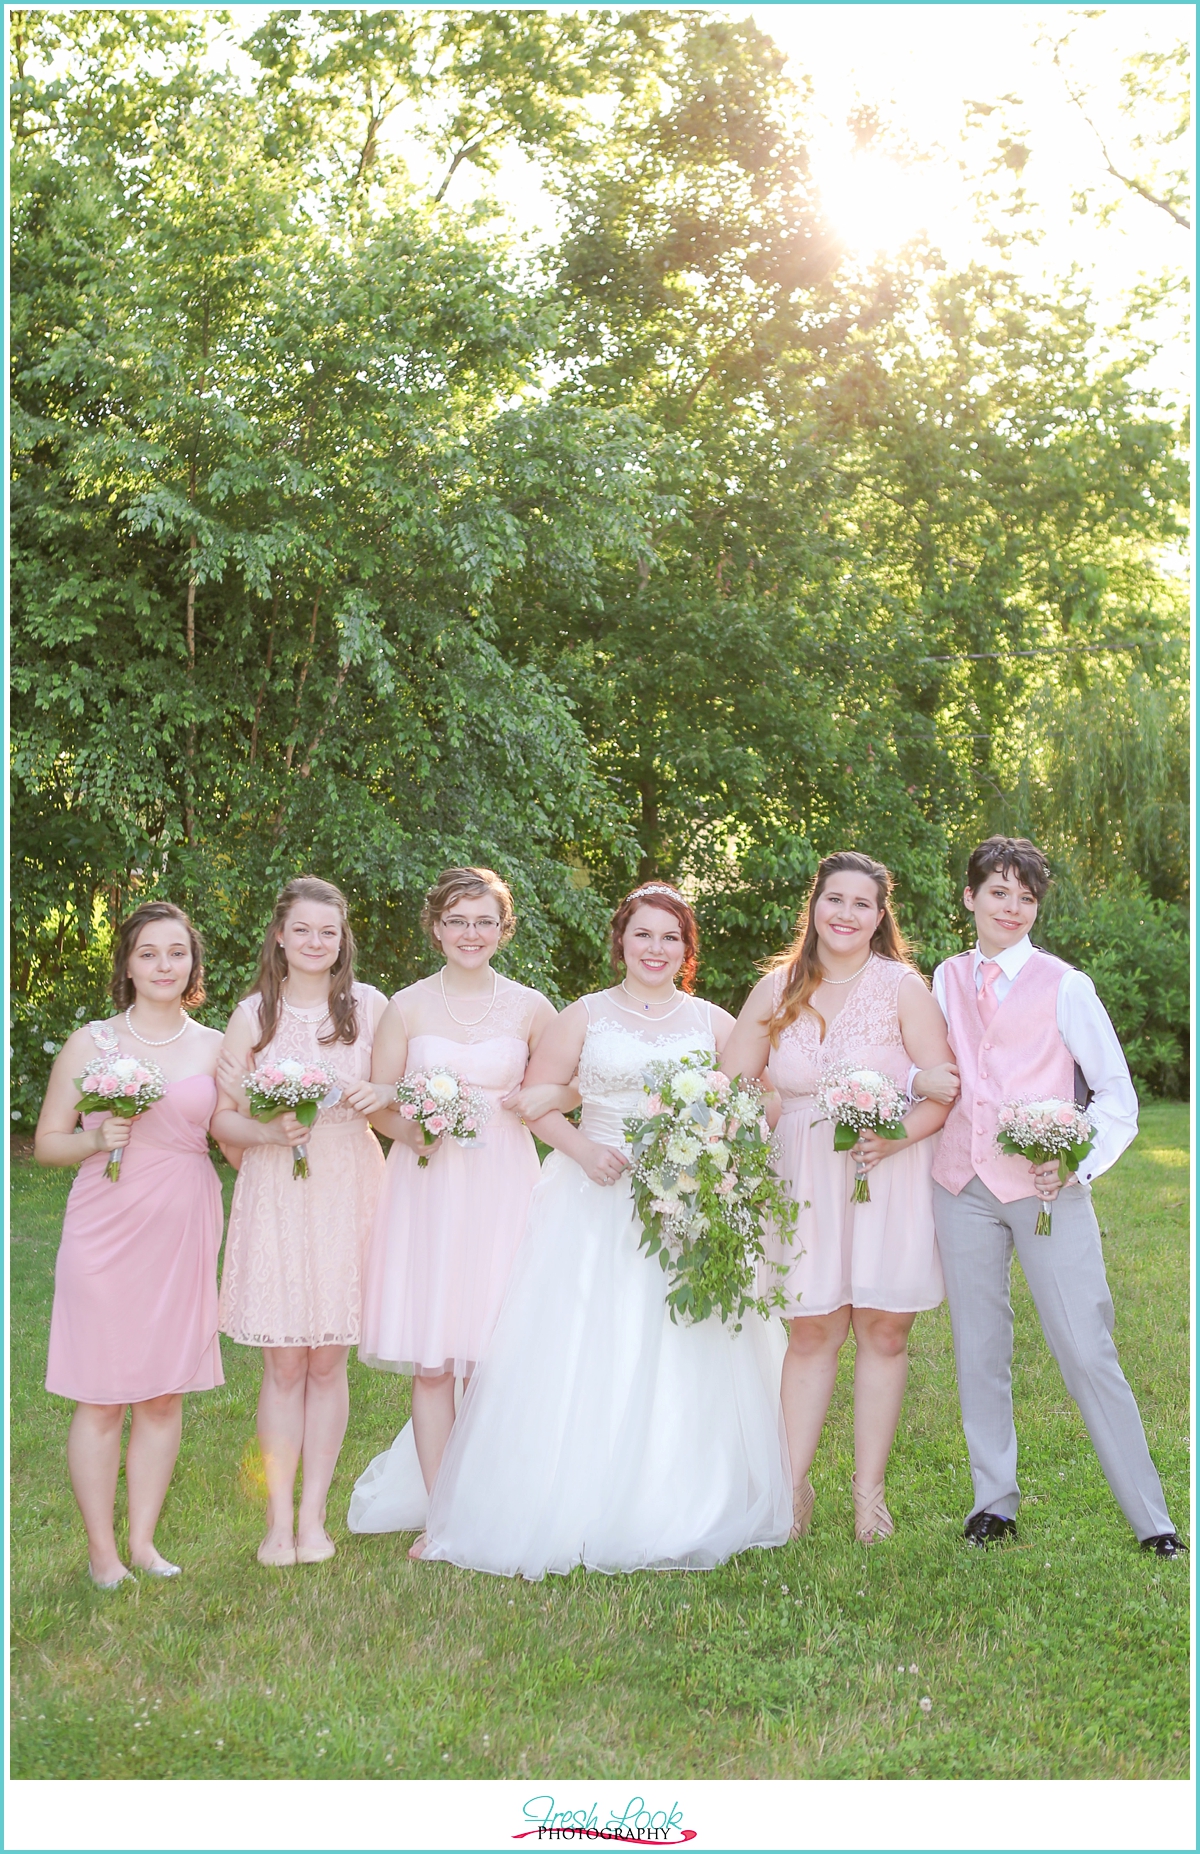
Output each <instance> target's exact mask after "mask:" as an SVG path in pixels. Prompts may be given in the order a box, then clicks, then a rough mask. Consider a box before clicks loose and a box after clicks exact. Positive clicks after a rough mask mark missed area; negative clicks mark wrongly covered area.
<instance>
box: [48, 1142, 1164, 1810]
mask: <svg viewBox="0 0 1200 1854" xmlns="http://www.w3.org/2000/svg"><path fill="white" fill-rule="evenodd" d="M1187 1139H1188V1118H1187V1110H1186V1109H1185V1108H1183V1107H1180V1106H1175V1105H1152V1106H1150V1107H1148V1108H1147V1109H1146V1110H1145V1112H1144V1114H1143V1117H1142V1132H1141V1135H1140V1137H1139V1139H1138V1141H1137V1144H1136V1146H1135V1147H1134V1148H1133V1149H1132V1150H1131V1151H1130V1152H1129V1153H1128V1154H1127V1155H1126V1157H1125V1158H1124V1159H1123V1160H1122V1162H1121V1164H1120V1165H1119V1166H1118V1168H1117V1170H1116V1172H1115V1173H1114V1174H1112V1175H1110V1176H1109V1177H1107V1178H1105V1179H1103V1180H1102V1181H1101V1183H1100V1184H1099V1185H1098V1187H1097V1191H1096V1199H1097V1205H1098V1210H1099V1215H1100V1221H1101V1224H1102V1226H1103V1228H1104V1230H1105V1250H1106V1254H1107V1257H1108V1267H1109V1275H1110V1279H1111V1282H1112V1286H1113V1293H1114V1297H1115V1300H1116V1305H1117V1339H1118V1343H1119V1345H1120V1347H1121V1353H1122V1358H1123V1361H1124V1365H1125V1369H1126V1372H1127V1373H1128V1375H1129V1378H1130V1380H1131V1382H1132V1384H1133V1387H1134V1390H1135V1392H1136V1394H1137V1397H1138V1399H1139V1402H1140V1404H1141V1409H1142V1415H1143V1417H1144V1419H1145V1423H1146V1429H1147V1432H1148V1435H1149V1438H1150V1446H1151V1449H1152V1450H1153V1453H1154V1457H1155V1460H1156V1462H1157V1463H1158V1466H1159V1469H1160V1471H1161V1473H1162V1475H1163V1478H1164V1481H1165V1483H1166V1487H1167V1494H1168V1500H1169V1503H1170V1507H1171V1512H1172V1514H1173V1516H1174V1518H1175V1523H1176V1524H1177V1526H1179V1528H1180V1529H1181V1530H1182V1531H1184V1532H1185V1534H1186V1532H1187V1529H1188V1525H1189V1516H1188V1512H1187V1508H1186V1501H1187V1491H1188V1447H1189V1442H1188V1437H1187V1434H1186V1431H1187V1424H1188V1415H1187V1412H1188V1380H1187V1370H1188V1268H1189V1242H1188V1220H1187V1189H1188V1183H1187V1181H1188V1172H1187ZM69 1182H70V1180H69V1177H67V1176H66V1175H64V1174H62V1173H54V1172H41V1171H38V1170H37V1169H36V1168H34V1167H33V1166H32V1165H30V1164H29V1163H28V1162H25V1161H18V1163H17V1164H16V1166H15V1169H14V1179H13V1185H14V1199H15V1205H14V1217H13V1234H12V1242H13V1252H12V1293H13V1305H12V1323H13V1413H12V1471H13V1495H12V1531H13V1539H12V1623H13V1687H12V1774H13V1776H14V1777H26V1778H29V1777H34V1778H36V1777H89V1778H94V1777H118V1778H121V1777H134V1776H141V1777H193V1778H194V1777H242V1778H251V1777H337V1778H353V1777H408V1778H412V1777H420V1778H428V1777H533V1778H543V1777H551V1776H553V1777H555V1778H560V1779H561V1778H568V1777H574V1776H584V1775H587V1776H591V1777H593V1778H596V1777H616V1776H622V1777H626V1776H635V1777H638V1778H641V1779H643V1780H648V1779H652V1778H666V1777H680V1778H682V1777H927V1778H928V1777H939V1778H944V1777H988V1778H1019V1777H1037V1778H1053V1777H1123V1778H1128V1777H1174V1778H1183V1777H1185V1776H1186V1775H1187V1770H1188V1737H1187V1728H1188V1571H1187V1563H1186V1561H1181V1562H1176V1563H1173V1564H1172V1563H1163V1562H1161V1561H1160V1560H1157V1559H1152V1558H1147V1557H1144V1556H1142V1555H1141V1554H1140V1553H1139V1552H1138V1550H1137V1549H1136V1546H1135V1543H1134V1540H1133V1537H1132V1535H1131V1534H1130V1532H1129V1530H1128V1528H1127V1527H1126V1525H1125V1522H1124V1520H1123V1519H1122V1517H1121V1514H1120V1512H1119V1511H1118V1509H1117V1507H1116V1505H1115V1503H1114V1502H1113V1500H1112V1498H1111V1496H1110V1494H1109V1492H1108V1489H1107V1487H1106V1485H1105V1483H1104V1480H1103V1477H1102V1476H1101V1474H1100V1471H1099V1468H1098V1467H1097V1464H1096V1460H1095V1457H1094V1455H1093V1454H1092V1450H1091V1446H1090V1444H1089V1442H1088V1439H1087V1436H1086V1433H1085V1431H1084V1429H1083V1425H1082V1423H1081V1422H1080V1420H1079V1417H1078V1415H1077V1413H1076V1411H1075V1408H1074V1406H1073V1405H1072V1404H1071V1402H1070V1401H1069V1399H1068V1398H1067V1396H1066V1393H1065V1392H1064V1390H1063V1387H1062V1383H1061V1380H1060V1378H1059V1376H1058V1373H1057V1371H1056V1369H1055V1367H1054V1365H1053V1363H1052V1362H1051V1360H1050V1358H1049V1355H1048V1354H1047V1352H1046V1350H1045V1347H1044V1345H1043V1342H1042V1339H1041V1335H1040V1332H1039V1330H1038V1327H1037V1322H1036V1318H1035V1316H1034V1313H1033V1309H1032V1306H1031V1304H1030V1301H1029V1297H1028V1295H1027V1293H1026V1292H1025V1289H1024V1283H1023V1282H1019V1283H1018V1308H1017V1320H1018V1323H1017V1363H1016V1383H1017V1420H1018V1426H1019V1429H1020V1434H1021V1442H1022V1473H1021V1478H1022V1483H1023V1486H1024V1489H1025V1493H1026V1495H1027V1499H1026V1504H1025V1505H1024V1506H1023V1508H1022V1511H1021V1521H1020V1538H1019V1540H1018V1542H1017V1543H1016V1544H1014V1545H1011V1546H1006V1547H1004V1548H1002V1549H993V1550H991V1551H989V1552H986V1553H984V1552H975V1551H972V1550H970V1549H969V1548H967V1547H966V1546H964V1544H963V1543H962V1540H961V1537H960V1531H961V1526H962V1521H963V1517H964V1515H965V1514H966V1512H967V1510H968V1507H969V1504H970V1482H969V1477H968V1474H967V1463H966V1454H965V1450H964V1447H963V1441H962V1436H961V1433H960V1431H959V1427H958V1411H957V1403H956V1400H955V1392H954V1378H953V1370H952V1362H951V1352H950V1331H949V1323H948V1320H947V1318H946V1314H945V1310H944V1309H942V1310H941V1311H940V1312H938V1313H936V1314H932V1315H924V1316H923V1317H922V1318H921V1319H919V1320H918V1322H917V1325H916V1329H915V1333H914V1337H913V1367H912V1377H911V1387H910V1391H909V1398H908V1403H907V1405H906V1407H905V1413H904V1418H903V1420H902V1423H901V1429H900V1435H899V1437H898V1439H897V1445H896V1451H895V1454H894V1456H893V1459H892V1466H891V1472H890V1475H889V1480H888V1499H889V1503H890V1505H891V1508H892V1511H893V1513H894V1515H895V1518H896V1527H897V1530H896V1536H895V1538H894V1540H893V1541H892V1542H891V1543H890V1544H887V1545H880V1546H876V1547H875V1548H873V1549H871V1550H865V1549H863V1548H862V1547H860V1546H858V1545H856V1544H855V1542H854V1538H853V1532H852V1528H851V1505H850V1470H851V1423H850V1417H851V1412H850V1401H849V1382H848V1370H847V1369H846V1368H845V1366H844V1368H843V1373H842V1378H841V1380H840V1381H839V1388H838V1392H837V1395H836V1398H835V1403H834V1408H833V1411H832V1414H831V1418H830V1423H829V1427H828V1430H827V1433H826V1437H825V1441H824V1443H823V1445H822V1450H821V1453H820V1455H819V1456H818V1459H817V1464H816V1468H815V1471H814V1474H813V1481H814V1484H815V1486H816V1491H817V1506H816V1517H815V1521H814V1526H813V1531H812V1533H811V1535H810V1537H809V1538H808V1539H807V1540H805V1541H803V1542H802V1543H800V1544H796V1545H789V1546H786V1547H785V1548H784V1549H782V1550H780V1551H775V1552H769V1553H768V1552H751V1553H749V1554H747V1555H746V1556H744V1557H742V1558H740V1559H738V1560H737V1561H735V1562H734V1563H731V1564H729V1565H726V1566H725V1567H724V1568H723V1569H721V1570H718V1571H712V1572H708V1573H704V1574H695V1575H691V1576H687V1575H682V1574H675V1573H672V1574H668V1575H655V1574H653V1573H646V1572H642V1573H638V1574H636V1575H633V1576H628V1577H611V1578H610V1577H603V1576H599V1575H595V1574H591V1575H589V1574H587V1573H584V1572H582V1571H580V1572H576V1573H575V1574H574V1575H573V1576H572V1577H571V1578H569V1579H566V1580H561V1579H556V1578H552V1579H548V1580H547V1581H546V1582H545V1583H543V1584H524V1583H519V1582H509V1581H507V1580H502V1579H497V1578H491V1577H484V1576H479V1575H475V1574H472V1573H466V1572H462V1571H458V1570H455V1569H453V1568H452V1567H450V1566H448V1565H423V1566H422V1565H411V1564H409V1563H408V1561H407V1559H406V1557H405V1547H406V1546H407V1544H408V1543H409V1540H408V1538H407V1537H405V1538H403V1539H401V1538H388V1537H384V1538H361V1539H358V1538H354V1537H352V1536H351V1535H349V1534H348V1533H347V1532H346V1530H345V1526H344V1515H345V1511H346V1505H347V1501H348V1499H349V1493H350V1487H351V1484H352V1482H353V1480H354V1478H355V1476H356V1475H357V1474H358V1473H359V1472H360V1471H361V1469H362V1467H363V1466H364V1465H365V1463H366V1462H367V1461H368V1460H369V1458H370V1457H371V1455H372V1454H374V1453H376V1452H377V1451H378V1450H379V1449H380V1448H381V1447H383V1446H385V1445H386V1444H387V1442H389V1441H390V1439H391V1437H392V1435H393V1433H394V1432H395V1430H396V1429H397V1428H398V1427H399V1425H400V1423H401V1421H402V1419H403V1418H404V1417H405V1416H406V1415H407V1410H408V1404H407V1396H406V1386H405V1381H404V1380H397V1379H395V1378H391V1377H385V1376H383V1375H380V1374H378V1373H375V1372H371V1371H367V1370H364V1369H361V1368H359V1367H358V1366H357V1365H356V1364H352V1366H351V1422H350V1432H349V1435H348V1436H347V1439H346V1446H345V1449H344V1451H343V1454H342V1464H341V1467H340V1469H339V1473H338V1476H337V1479H336V1480H335V1482H334V1490H333V1500H332V1504H331V1529H332V1531H333V1532H334V1535H335V1536H336V1538H337V1540H338V1545H339V1552H338V1556H337V1558H336V1559H335V1560H334V1561H333V1562H332V1563H330V1564H326V1565H321V1566H314V1567H308V1568H297V1569H294V1570H288V1571H268V1570H264V1569H262V1568H261V1567H260V1566H259V1565H258V1564H257V1563H256V1561H255V1557H254V1550H255V1546H256V1545H257V1543H258V1540H259V1537H260V1536H261V1530H262V1525H263V1495H262V1491H261V1479H260V1475H259V1473H258V1471H257V1464H256V1453H255V1443H254V1403H255V1397H256V1394H257V1388H258V1376H259V1359H258V1354H257V1353H255V1352H251V1351H248V1350H245V1349H244V1348H242V1347H239V1346H233V1345H229V1344H228V1343H227V1342H226V1345H225V1369H226V1372H227V1373H228V1382H227V1383H226V1385H225V1388H224V1389H223V1390H221V1391H218V1392H214V1393H211V1394H210V1395H207V1396H197V1397H193V1398H191V1399H189V1402H188V1407H187V1411H186V1415H185V1423H184V1440H183V1451H182V1454H181V1456H180V1461H179V1467H178V1470H177V1472H176V1477H175V1484H174V1487H173V1489H172V1491H171V1493H170V1494H169V1496H168V1499H167V1505H166V1508H165V1511H164V1515H163V1520H162V1524H161V1527H160V1530H159V1543H160V1545H161V1547H162V1549H163V1550H164V1551H165V1553H166V1554H167V1556H168V1557H171V1558H174V1559H176V1560H177V1561H178V1562H180V1563H181V1564H182V1565H183V1566H184V1575H183V1576H182V1577H181V1578H179V1579H178V1580H176V1581H173V1582H171V1583H167V1584H160V1583H156V1582H153V1581H151V1580H149V1579H145V1578H143V1579H141V1580H139V1582H138V1583H137V1584H136V1585H134V1586H127V1587H125V1588H124V1589H122V1590H120V1591H118V1592H116V1593H115V1594H113V1595H108V1596H106V1595H103V1594H101V1593H98V1592H96V1591H94V1590H93V1589H92V1588H91V1586H90V1584H89V1582H88V1578H87V1565H86V1553H85V1549H84V1540H83V1533H82V1529H81V1526H80V1524H79V1520H78V1515H77V1513H76V1509H75V1506H74V1503H73V1501H72V1498H71V1493H70V1488H69V1486H68V1483H67V1475H66V1466H65V1461H64V1443H65V1437H66V1428H67V1420H68V1416H69V1413H70V1412H69V1406H68V1405H66V1404H65V1403H63V1402H61V1401H60V1400H59V1399H57V1398H53V1397H49V1396H47V1395H46V1394H45V1392H44V1391H43V1389H42V1375H43V1367H44V1361H45V1352H46V1334H47V1327H48V1322H49V1316H50V1299H51V1290H52V1277H53V1265H54V1253H55V1248H56V1245H57V1241H58V1232H59V1226H60V1220H61V1216H62V1207H63V1200H64V1198H65V1195H66V1190H67V1186H68V1184H69ZM648 1266H649V1264H648ZM848 1363H849V1360H848V1358H847V1359H846V1361H845V1365H848ZM923 1697H927V1698H929V1699H930V1700H932V1708H931V1709H930V1710H928V1711H925V1710H923V1709H922V1707H921V1706H920V1703H919V1702H920V1701H921V1699H922V1698H923Z"/></svg>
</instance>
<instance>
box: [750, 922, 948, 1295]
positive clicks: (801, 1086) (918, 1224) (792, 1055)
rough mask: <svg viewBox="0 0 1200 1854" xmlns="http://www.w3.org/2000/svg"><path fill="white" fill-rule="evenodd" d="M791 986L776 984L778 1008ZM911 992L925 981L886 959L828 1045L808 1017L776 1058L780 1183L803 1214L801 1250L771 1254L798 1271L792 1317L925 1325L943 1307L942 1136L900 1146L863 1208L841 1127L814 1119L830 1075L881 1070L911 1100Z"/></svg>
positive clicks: (784, 1280) (788, 1291)
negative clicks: (902, 999)
mask: <svg viewBox="0 0 1200 1854" xmlns="http://www.w3.org/2000/svg"><path fill="white" fill-rule="evenodd" d="M784 976H785V975H784V973H783V972H778V973H776V975H775V994H774V995H775V999H776V1002H778V999H779V997H780V996H781V994H782V991H783V983H784ZM905 982H909V983H914V984H920V983H921V982H922V981H921V979H920V976H919V974H916V973H914V971H913V968H912V967H911V966H906V965H902V964H900V963H899V962H898V961H896V960H892V959H881V958H879V957H878V955H876V956H875V957H874V958H872V960H871V963H870V964H869V966H868V967H867V969H866V971H865V972H864V974H863V976H862V978H861V979H860V980H859V982H858V984H857V985H856V986H855V988H854V991H853V993H852V994H851V996H850V997H849V998H848V999H847V1001H846V1003H845V1005H844V1006H843V1008H842V1009H841V1010H840V1011H839V1012H838V1014H837V1016H836V1017H835V1018H834V1019H833V1021H832V1023H831V1024H830V1026H829V1031H828V1034H827V1036H826V1037H825V1040H824V1042H822V1041H821V1027H820V1024H819V1023H818V1022H817V1019H816V1017H815V1016H814V1015H813V1013H812V1012H811V1011H802V1012H801V1013H800V1015H799V1017H797V1018H796V1019H795V1020H794V1021H793V1022H792V1023H790V1024H789V1025H788V1027H787V1029H786V1030H785V1031H784V1032H783V1033H782V1035H781V1036H780V1039H779V1043H778V1046H777V1048H776V1049H775V1050H774V1051H773V1052H772V1055H771V1063H770V1074H771V1080H772V1081H773V1082H774V1084H775V1087H776V1088H777V1089H778V1091H779V1093H780V1095H781V1096H782V1099H783V1113H782V1115H781V1118H780V1121H779V1128H778V1132H779V1141H780V1146H781V1157H780V1173H781V1176H782V1177H783V1179H784V1180H785V1182H786V1184H787V1186H788V1189H789V1190H790V1191H791V1193H792V1195H793V1196H794V1197H795V1199H796V1201H797V1203H798V1204H799V1205H800V1213H799V1215H798V1217H797V1219H796V1228H795V1237H794V1240H793V1241H792V1243H790V1244H788V1243H779V1242H772V1241H769V1242H767V1243H764V1247H765V1248H766V1250H767V1253H768V1255H769V1256H770V1257H771V1258H772V1259H774V1260H777V1261H782V1262H784V1263H785V1264H786V1266H787V1274H786V1276H784V1277H781V1278H780V1280H781V1285H782V1287H783V1291H784V1294H785V1296H786V1299H787V1309H786V1311H787V1314H788V1316H789V1317H791V1316H794V1315H796V1314H821V1313H832V1312H834V1310H835V1309H836V1308H838V1307H845V1306H847V1305H849V1306H854V1307H878V1308H881V1309H883V1310H884V1311H886V1312H889V1313H920V1312H923V1311H925V1310H926V1309H928V1308H930V1307H936V1306H938V1305H939V1304H940V1302H941V1301H942V1299H943V1297H944V1294H945V1289H944V1287H943V1284H942V1266H941V1261H940V1260H939V1257H938V1251H937V1239H936V1237H935V1235H934V1231H933V1177H932V1173H933V1153H934V1146H935V1143H936V1140H937V1135H936V1134H934V1135H933V1136H932V1137H931V1138H929V1139H923V1140H919V1141H918V1142H916V1144H914V1145H911V1146H910V1145H906V1144H902V1145H898V1146H897V1148H896V1150H895V1152H894V1153H892V1154H891V1155H890V1156H889V1157H888V1158H886V1159H884V1160H882V1161H881V1162H880V1164H878V1165H877V1166H875V1167H874V1168H873V1170H872V1171H871V1173H870V1188H871V1201H870V1203H869V1204H856V1203H854V1202H853V1201H852V1197H851V1193H852V1191H853V1188H854V1161H853V1159H852V1158H851V1157H850V1154H849V1153H848V1152H835V1151H834V1149H833V1123H832V1121H829V1120H815V1119H814V1117H813V1116H814V1111H815V1110H814V1106H813V1094H814V1091H815V1089H816V1088H817V1086H818V1084H819V1082H820V1079H821V1076H822V1074H823V1073H824V1072H825V1071H826V1070H828V1069H831V1068H842V1067H849V1068H860V1069H877V1070H879V1071H880V1072H881V1073H882V1074H885V1075H889V1076H890V1077H891V1078H892V1080H893V1081H895V1082H896V1083H897V1084H898V1085H899V1087H900V1088H901V1090H903V1089H904V1088H905V1086H906V1083H907V1080H908V1072H909V1068H910V1067H911V1063H910V1059H909V1055H908V1052H907V1051H906V1049H905V1047H904V1041H903V1038H902V1037H901V1034H900V1018H899V1013H898V1009H897V1001H898V999H899V995H900V987H901V985H902V984H904V983H905ZM766 1279H767V1276H766V1274H764V1280H766Z"/></svg>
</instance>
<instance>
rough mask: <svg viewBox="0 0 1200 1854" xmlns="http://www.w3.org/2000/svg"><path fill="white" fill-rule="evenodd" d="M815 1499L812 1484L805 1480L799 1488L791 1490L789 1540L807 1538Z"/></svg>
mask: <svg viewBox="0 0 1200 1854" xmlns="http://www.w3.org/2000/svg"><path fill="white" fill-rule="evenodd" d="M816 1497H817V1496H816V1494H815V1493H814V1492H813V1485H812V1482H811V1481H810V1480H808V1479H807V1478H805V1479H804V1480H802V1481H801V1483H800V1485H799V1487H794V1488H793V1489H792V1529H791V1531H790V1532H789V1533H788V1538H789V1540H790V1539H802V1538H806V1537H807V1535H808V1528H809V1527H810V1526H811V1525H812V1516H813V1503H814V1502H815V1500H816Z"/></svg>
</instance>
